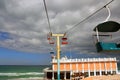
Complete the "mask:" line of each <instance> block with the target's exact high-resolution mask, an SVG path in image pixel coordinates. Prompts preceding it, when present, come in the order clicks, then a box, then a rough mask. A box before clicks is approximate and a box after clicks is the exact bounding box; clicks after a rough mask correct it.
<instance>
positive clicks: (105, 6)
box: [65, 0, 114, 34]
mask: <svg viewBox="0 0 120 80" xmlns="http://www.w3.org/2000/svg"><path fill="white" fill-rule="evenodd" d="M113 1H114V0H111V1H110V2H108V3H107V4H106V5H104V6H103V7H101V8H100V9H98V10H97V11H95V12H94V13H92V14H91V15H89V16H88V17H86V18H84V19H83V20H82V21H80V22H78V23H76V24H75V25H73V26H72V27H71V28H70V29H68V30H67V31H66V32H65V34H67V33H68V32H70V31H71V30H73V29H74V28H76V27H77V26H78V25H79V24H81V23H83V22H84V21H86V20H88V19H89V18H91V17H92V16H93V15H95V14H96V13H98V12H99V11H100V10H102V9H103V8H107V9H108V7H107V6H108V5H109V4H110V3H111V2H113ZM108 17H109V16H108Z"/></svg>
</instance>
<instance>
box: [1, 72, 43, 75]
mask: <svg viewBox="0 0 120 80" xmlns="http://www.w3.org/2000/svg"><path fill="white" fill-rule="evenodd" d="M43 74H44V73H39V72H28V73H0V76H22V75H43Z"/></svg>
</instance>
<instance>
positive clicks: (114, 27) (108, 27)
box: [93, 21, 120, 32]
mask: <svg viewBox="0 0 120 80" xmlns="http://www.w3.org/2000/svg"><path fill="white" fill-rule="evenodd" d="M96 28H97V29H98V32H117V31H118V30H119V29H120V24H119V23H117V22H115V21H107V22H104V23H101V24H98V25H97V26H96V27H95V28H94V29H93V30H94V31H96Z"/></svg>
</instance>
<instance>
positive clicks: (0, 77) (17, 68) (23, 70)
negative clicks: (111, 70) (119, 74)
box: [0, 63, 120, 80]
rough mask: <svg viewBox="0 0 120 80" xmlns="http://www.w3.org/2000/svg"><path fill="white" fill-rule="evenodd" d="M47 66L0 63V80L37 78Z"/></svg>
mask: <svg viewBox="0 0 120 80" xmlns="http://www.w3.org/2000/svg"><path fill="white" fill-rule="evenodd" d="M47 67H50V66H46V65H42V66H40V65H39V66H35V65H34V66H33V65H32V66H30V65H29V66H25V65H0V80H28V79H30V80H33V79H34V80H39V79H40V78H43V77H44V73H43V69H44V68H47ZM118 69H119V70H120V63H119V64H118Z"/></svg>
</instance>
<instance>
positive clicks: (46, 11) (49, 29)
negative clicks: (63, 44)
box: [43, 0, 52, 33]
mask: <svg viewBox="0 0 120 80" xmlns="http://www.w3.org/2000/svg"><path fill="white" fill-rule="evenodd" d="M43 2H44V7H45V12H46V16H47V21H48V26H49V30H50V33H52V30H51V25H50V20H49V16H48V11H47V6H46V2H45V0H43Z"/></svg>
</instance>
